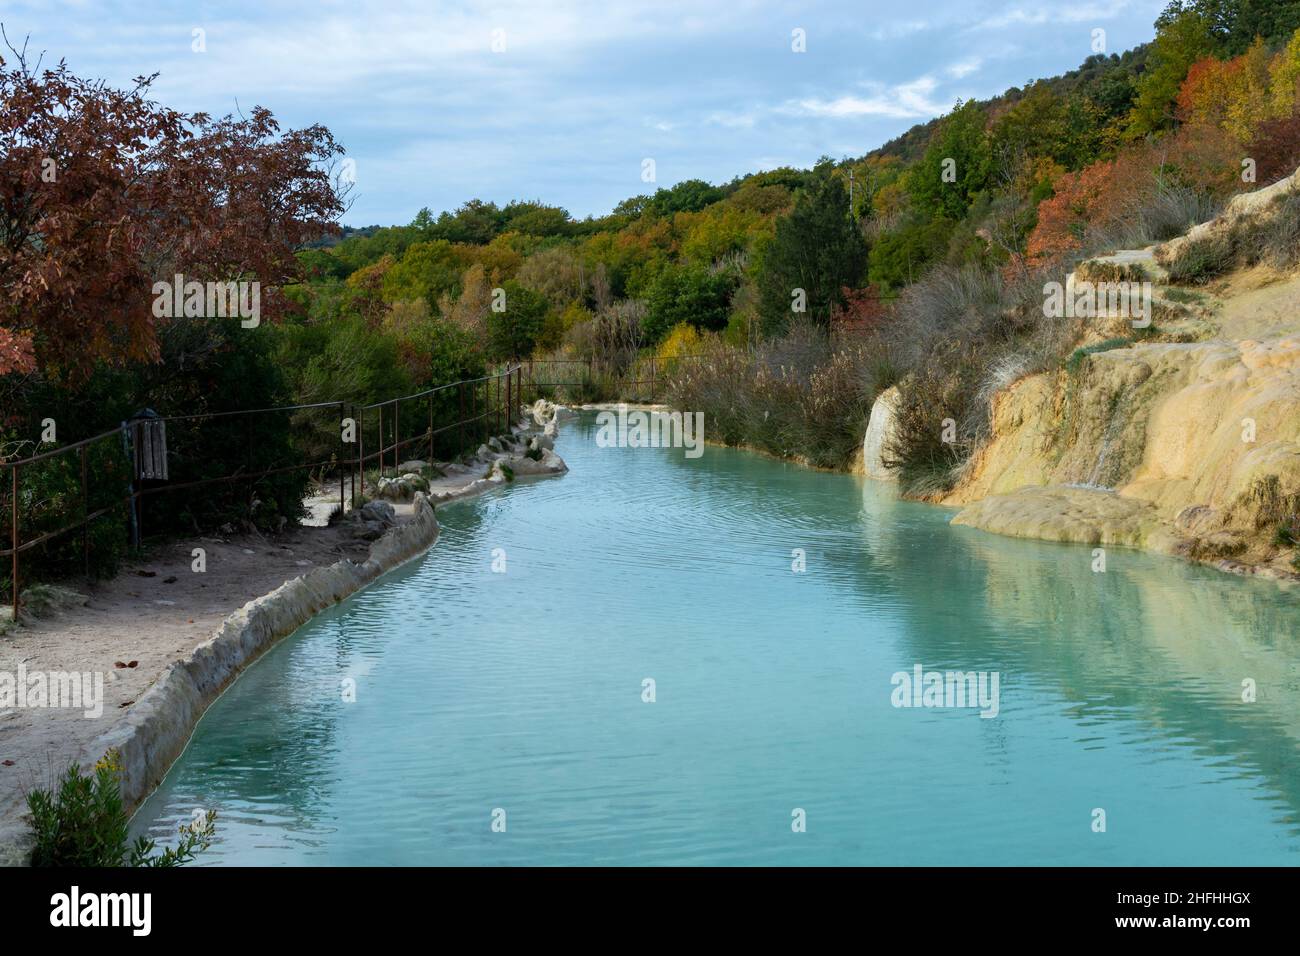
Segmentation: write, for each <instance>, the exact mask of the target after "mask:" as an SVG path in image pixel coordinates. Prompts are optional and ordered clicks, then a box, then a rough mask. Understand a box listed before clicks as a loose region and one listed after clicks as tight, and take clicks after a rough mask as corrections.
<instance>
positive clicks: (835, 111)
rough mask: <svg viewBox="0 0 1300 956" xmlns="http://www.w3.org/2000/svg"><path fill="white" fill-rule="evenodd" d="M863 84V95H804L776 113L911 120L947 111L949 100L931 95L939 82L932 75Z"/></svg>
mask: <svg viewBox="0 0 1300 956" xmlns="http://www.w3.org/2000/svg"><path fill="white" fill-rule="evenodd" d="M864 85H865V86H866V87H867V88H868V90H869V91H870V92H868V93H867V94H866V95H856V94H846V95H844V96H838V97H835V98H834V99H829V100H827V99H821V98H819V97H808V98H805V99H801V100H795V101H793V102H791V103H787V104H786V105H785V106H784V107H782V108H781V109H780V112H784V113H791V114H803V115H807V116H824V117H830V118H833V119H844V118H854V117H862V116H887V117H891V118H894V119H911V118H920V117H929V116H937V115H938V114H940V113H945V112H947V111H948V108H949V106H951V103H944V102H940V101H938V100H935V99H932V98H931V97H932V94H933V93H934V91H935V89H936V87H937V86H938V85H939V84H938V82H937V81H936V80H935V79H934V77H932V76H922V77H920V78H918V79H915V80H912V81H911V82H909V83H900V84H898V85H895V86H885V85H884V84H880V83H869V84H864Z"/></svg>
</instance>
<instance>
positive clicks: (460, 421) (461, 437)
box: [456, 382, 465, 453]
mask: <svg viewBox="0 0 1300 956" xmlns="http://www.w3.org/2000/svg"><path fill="white" fill-rule="evenodd" d="M456 405H457V411H456V451H457V453H460V452H462V451H464V450H465V383H464V382H460V383H459V384H458V385H457V386H456Z"/></svg>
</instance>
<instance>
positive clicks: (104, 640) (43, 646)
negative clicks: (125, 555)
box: [0, 527, 369, 818]
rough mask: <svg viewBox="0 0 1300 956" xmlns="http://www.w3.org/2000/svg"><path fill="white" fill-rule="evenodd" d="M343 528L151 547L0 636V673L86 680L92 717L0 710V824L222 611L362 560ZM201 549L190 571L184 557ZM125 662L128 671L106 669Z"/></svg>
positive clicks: (199, 638) (205, 634)
mask: <svg viewBox="0 0 1300 956" xmlns="http://www.w3.org/2000/svg"><path fill="white" fill-rule="evenodd" d="M350 532H351V529H350V528H346V527H341V528H298V529H294V530H291V531H287V532H285V533H284V534H280V535H275V536H272V537H263V536H261V535H250V536H241V537H230V538H208V537H203V538H195V539H194V540H192V541H185V542H174V543H171V544H168V545H165V546H162V547H160V548H158V549H157V550H156V551H155V552H154V553H152V554H150V555H149V557H148V560H146V561H142V562H139V563H132V564H127V565H125V566H124V567H123V569H122V573H120V574H119V575H118V576H117V577H116V578H114V579H113V580H111V581H104V582H99V583H97V584H92V585H89V586H86V585H84V584H83V585H78V584H77V582H69V583H70V584H71V585H72V586H73V587H76V588H77V590H78V591H79V592H80V593H82V594H84V595H86V596H87V597H88V598H89V600H88V602H87V604H86V606H85V607H77V608H73V609H71V610H68V611H64V612H62V613H60V614H57V615H56V616H52V617H49V618H46V619H43V620H37V621H32V622H29V623H27V624H26V625H25V626H23V627H20V628H14V629H12V630H10V632H9V633H8V634H6V635H4V636H2V637H0V672H7V673H10V674H13V673H16V672H17V668H18V666H19V665H20V664H21V665H24V666H25V668H26V671H27V673H28V674H31V673H32V672H34V671H42V672H55V671H77V672H83V673H84V672H92V673H95V672H98V673H102V674H103V675H104V676H103V681H104V684H103V687H104V701H103V713H102V715H100V716H98V717H86V716H85V715H84V713H83V711H81V710H72V709H67V708H56V707H43V708H28V707H13V708H9V709H7V710H0V818H3V817H5V816H8V815H9V814H10V813H12V812H13V810H14V808H15V806H16V805H21V804H22V803H23V802H24V801H25V795H26V792H27V791H28V790H29V789H30V788H32V787H33V786H48V784H49V781H50V778H51V776H52V775H57V774H58V773H59V772H61V771H62V770H63V769H64V768H66V766H67V765H68V763H69V762H70V761H72V760H74V759H77V758H78V757H79V756H80V755H81V753H82V752H83V750H84V748H85V747H86V746H87V745H88V744H89V743H90V742H91V740H93V739H94V738H95V737H97V736H99V735H100V734H101V733H103V732H104V731H106V730H107V729H108V728H109V727H110V726H112V723H113V722H114V721H115V720H116V719H117V718H118V717H119V716H120V715H121V714H122V713H124V712H125V708H127V707H128V706H130V704H131V703H133V702H134V701H135V700H136V699H137V698H138V697H139V696H140V695H141V694H143V693H144V691H145V690H146V689H148V687H149V686H150V685H151V684H153V682H154V681H155V680H157V679H158V677H159V675H160V674H161V673H162V671H163V669H164V668H165V667H166V666H167V665H168V664H170V663H171V662H172V661H175V660H177V659H179V658H181V657H183V656H184V655H186V654H188V653H189V652H190V651H191V650H193V648H194V647H195V646H196V645H198V644H200V643H202V642H203V641H205V640H206V639H207V638H209V637H210V636H211V635H212V633H213V632H214V631H215V630H216V629H217V627H218V626H219V625H220V624H221V622H222V621H223V620H224V619H225V618H226V616H227V615H229V614H230V613H231V612H232V611H234V610H236V609H238V608H240V607H242V606H243V605H244V604H246V603H248V602H249V601H251V600H253V599H254V598H257V597H260V596H261V595H263V594H266V593H267V592H269V591H271V590H274V589H275V588H277V587H279V586H280V585H281V584H283V583H284V582H285V581H288V580H290V579H292V578H295V577H298V576H299V575H301V574H303V573H305V572H306V571H308V570H309V569H310V568H312V567H315V566H318V565H328V564H333V563H334V562H335V561H338V560H340V559H341V558H343V557H351V558H353V559H354V560H357V561H361V560H364V559H365V556H366V553H367V551H368V549H369V542H366V541H361V540H357V539H355V538H353V537H352V535H351V533H350ZM194 548H203V549H204V550H205V552H206V560H207V570H206V571H205V572H203V573H196V572H195V571H194V570H193V569H192V567H191V564H192V561H193V558H192V557H191V552H192V549H194ZM132 661H135V662H137V664H136V666H135V667H117V666H115V665H116V664H117V663H119V662H120V663H124V664H129V663H130V662H132Z"/></svg>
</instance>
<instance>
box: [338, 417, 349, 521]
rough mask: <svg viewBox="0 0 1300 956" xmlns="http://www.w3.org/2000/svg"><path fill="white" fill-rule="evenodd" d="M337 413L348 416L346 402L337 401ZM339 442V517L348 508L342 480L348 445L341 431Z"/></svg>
mask: <svg viewBox="0 0 1300 956" xmlns="http://www.w3.org/2000/svg"><path fill="white" fill-rule="evenodd" d="M339 413H340V414H339V418H347V417H348V405H347V402H339ZM339 424H340V425H342V424H343V423H342V422H339ZM339 444H340V445H342V446H343V447H341V448H340V449H339V515H340V517H341V516H342V515H343V513H344V512H346V511H347V510H348V498H347V494H348V493H347V485H346V484H345V480H344V476H345V475H346V474H347V460H348V459H347V453H348V447H347V445H346V444H344V442H343V432H342V431H340V432H339Z"/></svg>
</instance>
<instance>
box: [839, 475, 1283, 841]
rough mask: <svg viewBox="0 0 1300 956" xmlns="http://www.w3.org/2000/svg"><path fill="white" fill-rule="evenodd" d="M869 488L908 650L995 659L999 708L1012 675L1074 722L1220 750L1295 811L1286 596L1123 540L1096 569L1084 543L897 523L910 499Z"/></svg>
mask: <svg viewBox="0 0 1300 956" xmlns="http://www.w3.org/2000/svg"><path fill="white" fill-rule="evenodd" d="M880 497H881V489H879V488H867V489H865V490H864V512H865V513H866V514H867V515H868V518H869V519H870V517H871V516H873V515H874V517H876V518H877V519H884V520H877V521H876V522H875V523H874V524H873V523H872V522H871V521H870V520H868V526H867V528H866V531H865V535H866V537H867V539H868V552H869V554H870V555H871V558H870V560H872V561H875V560H879V559H880V558H884V559H886V560H889V561H890V562H891V563H892V564H893V565H894V567H895V570H896V572H897V573H895V574H893V575H891V581H892V582H893V583H892V586H894V587H896V588H897V589H898V591H899V593H900V594H901V595H902V596H904V597H905V598H906V600H904V601H902V602H900V603H901V606H902V607H903V608H905V609H906V612H907V616H906V624H905V633H906V640H907V641H908V642H909V644H910V645H911V646H912V647H913V648H914V649H915V655H916V659H917V660H918V661H922V662H924V663H926V664H927V666H929V665H931V664H933V665H934V666H935V667H936V668H938V667H940V666H941V665H942V664H943V663H944V662H947V663H949V664H950V665H951V666H954V667H955V666H959V665H960V666H962V667H966V668H971V669H975V668H978V669H985V668H995V669H999V670H1002V671H1003V672H1004V676H1003V684H1002V693H1003V700H1004V704H1005V701H1006V695H1007V692H1008V689H1010V688H1013V687H1014V686H1015V684H1016V683H1017V682H1020V683H1023V679H1024V678H1030V679H1033V680H1036V681H1040V682H1043V683H1048V684H1050V685H1051V686H1053V687H1054V688H1055V689H1056V690H1057V691H1058V692H1059V693H1060V694H1061V695H1062V696H1064V697H1065V698H1066V699H1067V700H1070V701H1074V702H1077V707H1076V708H1075V709H1074V710H1073V714H1074V715H1075V716H1076V717H1077V718H1080V719H1088V720H1093V721H1096V720H1108V719H1116V718H1118V719H1137V720H1138V721H1140V722H1142V723H1145V724H1147V725H1149V726H1150V727H1151V728H1152V738H1153V739H1154V740H1166V741H1171V740H1173V739H1175V738H1179V739H1180V745H1185V742H1186V741H1191V746H1192V747H1193V749H1194V750H1195V752H1197V753H1198V754H1201V755H1203V756H1214V757H1230V758H1232V760H1233V763H1234V765H1236V766H1239V767H1241V768H1242V769H1253V770H1254V771H1255V772H1257V773H1258V774H1259V775H1261V776H1262V777H1263V778H1265V781H1266V782H1267V784H1268V785H1269V786H1270V787H1271V788H1273V789H1275V790H1277V791H1278V792H1279V793H1280V795H1281V796H1282V797H1283V799H1285V800H1286V802H1287V803H1288V804H1289V805H1290V806H1291V807H1293V808H1296V809H1297V810H1298V811H1300V761H1297V759H1296V758H1297V744H1298V743H1300V682H1298V680H1297V677H1298V674H1300V651H1298V648H1297V645H1296V643H1295V638H1294V635H1295V633H1296V630H1297V627H1296V624H1297V619H1298V618H1300V610H1297V606H1296V604H1295V603H1294V599H1293V598H1292V597H1291V595H1289V594H1288V593H1287V592H1285V591H1284V590H1282V589H1281V588H1278V587H1275V586H1273V585H1271V584H1266V583H1263V582H1243V581H1239V580H1236V579H1234V578H1231V577H1228V576H1227V575H1223V574H1222V573H1221V572H1217V571H1211V570H1208V569H1205V568H1198V567H1194V566H1191V565H1187V564H1184V563H1182V562H1179V561H1177V560H1175V559H1172V558H1165V557H1160V556H1154V555H1149V554H1143V553H1140V552H1135V551H1130V550H1126V549H1122V548H1108V549H1107V553H1106V571H1105V573H1096V572H1094V571H1093V570H1092V560H1093V556H1092V549H1090V548H1087V547H1082V546H1078V545H1061V544H1052V543H1049V542H1039V541H1021V540H1016V539H1010V538H1004V537H1000V536H997V535H992V534H987V533H985V532H981V531H976V530H974V529H967V528H949V527H945V526H944V525H943V524H942V523H940V522H937V521H934V520H933V519H931V520H930V521H929V522H924V523H922V522H916V521H908V520H907V519H906V518H905V517H904V516H903V514H902V512H904V511H906V510H907V509H909V508H913V507H917V506H915V505H912V504H910V503H906V502H893V503H889V502H887V501H886V502H881V501H880V500H879V499H880ZM872 580H873V581H876V580H878V576H877V575H872ZM907 592H911V593H907ZM963 605H964V606H963ZM961 621H964V622H966V624H965V625H964V626H960V625H959V627H958V629H957V631H956V632H955V633H954V623H955V622H961ZM1247 677H1249V678H1252V679H1254V680H1255V681H1256V684H1257V687H1258V691H1259V698H1258V700H1257V701H1256V702H1255V703H1251V704H1246V703H1243V702H1242V700H1241V691H1242V687H1241V681H1242V679H1243V678H1247ZM1008 678H1009V679H1008ZM1004 719H1005V718H1004ZM1012 719H1014V718H1012ZM1296 832H1300V828H1297V830H1296Z"/></svg>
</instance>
